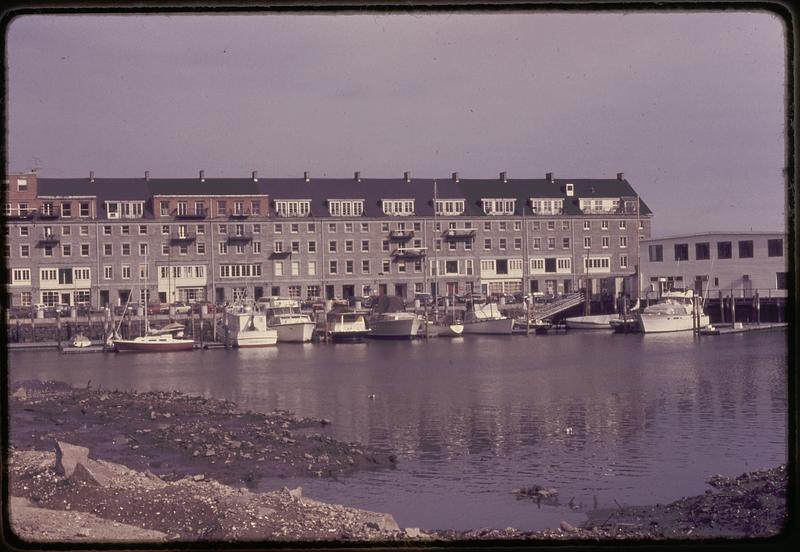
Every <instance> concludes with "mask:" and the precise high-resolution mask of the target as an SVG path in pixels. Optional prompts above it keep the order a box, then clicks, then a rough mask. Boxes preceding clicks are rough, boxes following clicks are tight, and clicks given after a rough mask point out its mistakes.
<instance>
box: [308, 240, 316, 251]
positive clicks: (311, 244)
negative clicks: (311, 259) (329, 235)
mask: <svg viewBox="0 0 800 552" xmlns="http://www.w3.org/2000/svg"><path fill="white" fill-rule="evenodd" d="M308 252H309V253H316V252H317V242H316V241H314V240H310V241H309V242H308Z"/></svg>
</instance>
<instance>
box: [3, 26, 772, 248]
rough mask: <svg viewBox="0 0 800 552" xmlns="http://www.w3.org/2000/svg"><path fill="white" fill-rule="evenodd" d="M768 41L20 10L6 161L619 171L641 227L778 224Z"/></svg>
mask: <svg viewBox="0 0 800 552" xmlns="http://www.w3.org/2000/svg"><path fill="white" fill-rule="evenodd" d="M784 33H785V28H784V25H783V22H782V20H781V19H780V18H778V17H776V16H774V15H772V14H770V13H768V12H758V11H739V12H732V11H728V12H724V13H723V12H715V13H714V12H685V13H681V12H673V11H670V12H661V13H659V12H639V13H633V12H627V13H626V12H611V13H600V12H585V13H573V12H570V13H566V12H560V13H559V12H547V13H545V12H539V13H524V12H516V13H459V12H453V13H438V14H434V13H423V12H418V13H412V14H391V15H386V14H359V15H351V14H327V15H326V14H314V15H309V14H303V15H300V14H239V15H233V14H217V15H166V14H158V15H125V16H119V15H97V16H96V15H27V16H21V17H18V18H16V19H14V20H12V22H11V24H10V26H9V28H8V31H7V34H6V36H5V39H6V51H7V59H6V71H7V74H6V75H7V90H6V100H7V129H6V130H7V137H8V140H7V152H6V154H7V160H8V166H7V170H9V171H25V170H29V169H31V168H32V167H34V166H35V167H38V169H39V174H40V176H42V177H84V176H88V174H89V171H90V170H91V171H94V172H95V175H96V176H98V177H100V176H103V177H138V176H143V175H144V171H145V170H149V171H150V174H151V176H152V177H154V178H155V177H185V178H192V177H195V176H196V175H197V174H198V171H199V170H201V169H202V170H205V174H206V176H207V177H248V176H249V175H250V173H251V171H253V170H257V171H258V174H259V177H265V178H267V177H298V176H301V175H302V174H303V172H304V171H309V172H310V173H311V175H312V176H327V177H350V176H352V174H353V172H354V171H361V174H362V177H364V178H370V177H375V178H386V177H394V176H396V177H398V178H400V177H401V176H402V174H403V172H404V171H411V174H412V176H414V177H421V178H431V177H437V178H445V177H448V176H449V175H450V173H451V172H454V171H458V172H459V174H460V176H461V177H462V178H493V177H496V176H497V174H498V173H499V172H500V171H507V173H508V177H509V178H544V175H545V173H547V172H552V173H554V176H555V177H556V178H575V179H577V178H614V177H615V176H616V173H618V172H624V173H625V178H627V179H628V181H629V182H630V183H631V184H632V185H633V187H634V189H636V190H637V191H638V192H639V194H640V195H641V197H642V199H643V200H644V201H645V202H646V203H647V204H648V205H649V206H650V208H651V209H652V210H653V211H654V213H655V216H654V222H653V236H654V237H657V236H667V235H674V234H682V233H690V232H702V231H712V230H722V231H725V230H750V229H752V230H780V229H783V228H784V226H785V212H786V209H785V189H786V183H785V176H784V171H783V168H784V165H785V127H784V121H785V117H786V111H785V106H784V101H785V83H786V64H785V46H786V45H785V34H784Z"/></svg>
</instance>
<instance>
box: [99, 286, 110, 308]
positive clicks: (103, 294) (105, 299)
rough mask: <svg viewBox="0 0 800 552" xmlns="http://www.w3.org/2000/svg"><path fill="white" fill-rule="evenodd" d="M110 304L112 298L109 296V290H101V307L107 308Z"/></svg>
mask: <svg viewBox="0 0 800 552" xmlns="http://www.w3.org/2000/svg"><path fill="white" fill-rule="evenodd" d="M110 302H111V300H110V298H109V296H108V290H107V289H101V290H100V306H101V307H107V306H108V304H109V303H110Z"/></svg>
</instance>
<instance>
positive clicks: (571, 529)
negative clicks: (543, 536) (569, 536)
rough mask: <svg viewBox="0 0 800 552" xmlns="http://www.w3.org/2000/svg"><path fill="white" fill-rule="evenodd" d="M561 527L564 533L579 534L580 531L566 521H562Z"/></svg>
mask: <svg viewBox="0 0 800 552" xmlns="http://www.w3.org/2000/svg"><path fill="white" fill-rule="evenodd" d="M559 527H560V528H561V530H562V531H564V532H565V533H575V532H577V531H578V528H577V527H575V526H574V525H572V524H571V523H567V522H566V521H562V522H561V523H560V524H559Z"/></svg>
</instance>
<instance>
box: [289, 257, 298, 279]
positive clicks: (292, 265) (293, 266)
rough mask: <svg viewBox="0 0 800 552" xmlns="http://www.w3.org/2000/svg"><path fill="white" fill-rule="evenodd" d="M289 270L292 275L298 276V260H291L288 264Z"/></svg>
mask: <svg viewBox="0 0 800 552" xmlns="http://www.w3.org/2000/svg"><path fill="white" fill-rule="evenodd" d="M289 270H290V271H291V274H292V276H300V261H292V262H291V263H290V264H289Z"/></svg>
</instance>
